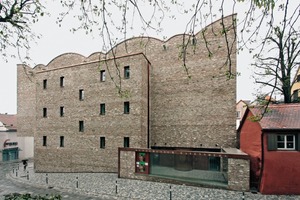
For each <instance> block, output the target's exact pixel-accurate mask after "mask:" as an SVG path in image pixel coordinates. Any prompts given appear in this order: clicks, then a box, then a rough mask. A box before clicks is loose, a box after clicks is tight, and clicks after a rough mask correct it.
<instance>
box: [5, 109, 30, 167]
mask: <svg viewBox="0 0 300 200" xmlns="http://www.w3.org/2000/svg"><path fill="white" fill-rule="evenodd" d="M16 119H17V117H16V115H9V114H0V145H1V146H0V152H1V158H0V161H12V160H18V159H25V158H32V157H33V137H31V138H24V137H17V125H16Z"/></svg>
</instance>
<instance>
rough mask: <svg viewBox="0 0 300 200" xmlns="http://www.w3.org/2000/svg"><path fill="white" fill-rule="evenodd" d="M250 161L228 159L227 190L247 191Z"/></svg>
mask: <svg viewBox="0 0 300 200" xmlns="http://www.w3.org/2000/svg"><path fill="white" fill-rule="evenodd" d="M249 186H250V160H246V159H233V158H228V188H229V189H232V190H239V191H249V189H250V188H249Z"/></svg>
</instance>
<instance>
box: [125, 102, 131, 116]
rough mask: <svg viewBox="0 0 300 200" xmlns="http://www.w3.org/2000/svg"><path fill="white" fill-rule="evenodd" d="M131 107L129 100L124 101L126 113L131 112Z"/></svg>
mask: <svg viewBox="0 0 300 200" xmlns="http://www.w3.org/2000/svg"><path fill="white" fill-rule="evenodd" d="M129 112H130V107H129V101H126V102H124V114H129Z"/></svg>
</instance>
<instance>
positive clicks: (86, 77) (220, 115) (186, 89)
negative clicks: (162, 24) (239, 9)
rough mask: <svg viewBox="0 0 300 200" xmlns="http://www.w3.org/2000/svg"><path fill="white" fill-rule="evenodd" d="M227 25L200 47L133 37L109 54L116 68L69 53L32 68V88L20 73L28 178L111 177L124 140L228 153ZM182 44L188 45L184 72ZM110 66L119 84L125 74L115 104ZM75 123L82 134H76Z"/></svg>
mask: <svg viewBox="0 0 300 200" xmlns="http://www.w3.org/2000/svg"><path fill="white" fill-rule="evenodd" d="M234 19H235V16H229V17H227V18H224V20H223V22H222V21H221V20H219V21H216V22H215V23H213V24H211V25H210V26H208V27H207V28H206V29H205V30H202V31H204V32H203V34H204V35H205V40H206V41H207V43H205V40H204V38H203V34H202V31H200V32H199V33H198V34H196V35H195V37H194V39H192V38H189V36H188V35H176V36H174V37H172V38H170V39H169V40H167V41H165V42H164V41H161V40H158V39H155V38H150V37H147V38H145V37H138V38H132V39H129V40H127V41H124V42H122V43H120V44H119V45H117V46H116V47H115V49H114V51H115V56H116V57H117V58H120V59H117V60H116V63H114V61H113V60H112V58H113V56H112V54H111V52H108V54H106V55H105V54H102V53H94V54H92V55H91V56H89V57H87V58H86V57H84V56H82V55H79V54H74V53H69V54H63V55H61V56H58V57H56V58H54V59H53V60H52V61H51V62H50V63H49V64H48V65H47V66H42V65H39V66H36V67H35V68H34V69H33V70H32V71H33V73H32V79H33V81H30V82H29V81H28V80H26V79H25V76H23V75H22V73H21V72H20V78H18V87H19V88H18V109H19V110H20V113H18V120H19V121H20V123H18V126H19V127H24V129H23V130H24V133H23V134H29V135H32V133H34V134H35V135H34V136H35V152H36V153H35V165H36V166H35V167H36V170H37V171H45V172H46V171H48V172H50V171H51V172H58V171H72V172H74V171H97V172H101V171H105V172H106V171H114V172H115V171H116V170H117V148H118V147H122V146H123V138H124V137H130V146H131V147H142V148H145V147H147V143H148V142H149V144H150V146H166V147H207V148H210V147H216V146H219V147H234V146H235V144H236V138H235V136H236V133H235V98H236V80H235V79H234V78H233V79H229V78H228V76H227V75H226V74H228V71H230V72H231V73H233V74H234V73H235V69H236V54H235V39H234V30H233V28H234V27H233V26H232V23H233V21H234ZM221 23H224V26H225V27H226V29H227V30H228V32H227V36H228V45H229V47H230V48H231V49H232V56H231V64H230V66H229V62H228V60H227V45H226V44H227V43H226V40H225V38H224V34H222V30H223V26H221V25H220V24H221ZM212 27H213V28H214V31H215V32H213V31H212ZM183 40H184V41H185V44H187V43H188V44H187V51H186V55H187V56H186V63H185V64H186V68H184V67H183V64H184V63H183V60H182V56H183V54H182V52H183V51H182V44H183V43H182V42H183ZM192 41H193V42H192ZM206 45H208V47H206ZM207 48H209V51H210V52H211V54H209V53H208V49H207ZM121 58H122V59H121ZM99 60H101V62H100V63H99ZM105 61H107V62H105ZM105 63H107V64H108V65H109V66H110V67H109V68H107V66H106V65H105ZM226 63H227V64H226ZM116 65H117V66H119V68H120V73H121V76H123V67H124V66H126V65H129V66H130V69H131V74H132V76H131V78H130V79H129V80H122V81H121V86H122V90H123V91H125V95H122V97H120V96H119V95H118V93H117V87H118V86H119V79H118V77H117V76H116V73H118V70H117V69H116V67H115V66H116ZM148 66H149V71H150V77H149V84H148V76H147V67H148ZM18 68H21V67H18ZM26 68H28V67H26ZM28 69H29V68H28ZM101 69H106V70H107V72H108V70H109V71H110V72H111V73H112V76H113V77H114V79H113V80H114V81H115V82H116V83H117V84H114V83H113V81H112V80H109V76H108V73H107V74H106V77H107V81H105V82H100V81H99V77H100V75H99V71H100V70H101ZM19 71H21V69H18V74H19ZM18 76H19V75H18ZM61 76H64V79H65V86H64V87H63V88H61V87H60V86H59V78H60V77H61ZM44 79H47V80H48V88H47V89H46V90H43V88H42V81H43V80H44ZM148 86H149V87H150V91H149V94H150V97H149V100H150V102H149V103H150V104H149V112H150V113H149V117H150V118H149V125H148V101H147V95H148ZM79 89H84V91H85V99H84V101H79ZM124 101H130V110H131V112H130V114H129V115H124V114H123V103H124ZM100 103H105V104H106V115H105V116H101V115H99V106H100ZM60 106H64V108H65V116H64V117H60V116H59V107H60ZM43 108H47V114H48V116H47V118H43V117H42V112H43ZM19 110H18V111H19ZM27 111H28V112H27ZM27 115H28V117H27ZM81 120H83V121H84V126H85V130H84V133H81V132H79V130H78V129H79V125H78V124H79V121H81ZM148 129H149V133H150V134H149V136H150V137H149V141H147V139H148V136H147V131H148ZM43 136H47V146H46V147H44V146H42V139H43ZM60 136H64V138H65V139H64V140H65V142H64V143H65V146H64V147H63V148H61V147H59V138H60ZM100 137H105V138H106V148H105V149H101V148H99V138H100Z"/></svg>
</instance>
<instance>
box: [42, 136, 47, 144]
mask: <svg viewBox="0 0 300 200" xmlns="http://www.w3.org/2000/svg"><path fill="white" fill-rule="evenodd" d="M43 146H47V136H43Z"/></svg>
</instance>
